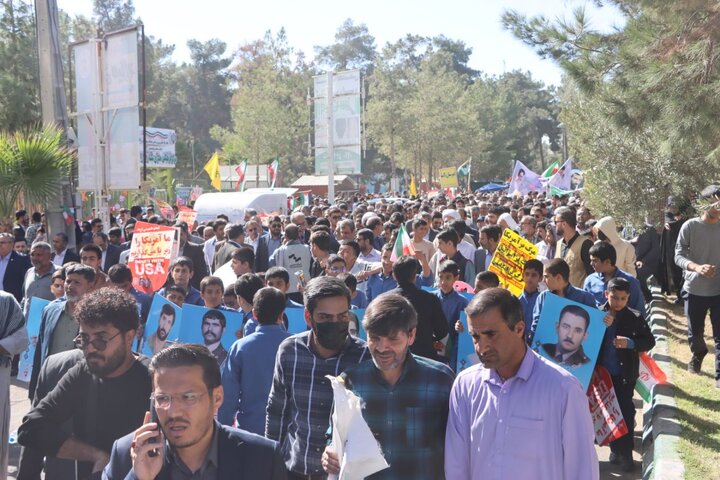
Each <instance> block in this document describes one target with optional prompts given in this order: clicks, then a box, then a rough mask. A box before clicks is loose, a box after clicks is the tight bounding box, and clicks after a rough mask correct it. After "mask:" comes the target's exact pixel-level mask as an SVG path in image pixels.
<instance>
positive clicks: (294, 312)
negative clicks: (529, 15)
mask: <svg viewBox="0 0 720 480" xmlns="http://www.w3.org/2000/svg"><path fill="white" fill-rule="evenodd" d="M350 314H351V315H350V320H351V325H350V327H349V331H350V334H351V335H353V336H355V337H357V338H361V339H363V340H367V334H366V333H365V329H363V327H362V320H363V318H364V317H365V309H364V308H357V309H353V310H350ZM285 316H286V317H287V319H288V332H290V333H292V334H293V335H295V334H296V333H302V332H306V331H307V330H308V325H307V323H305V309H304V308H286V309H285ZM355 325H357V327H356V326H355Z"/></svg>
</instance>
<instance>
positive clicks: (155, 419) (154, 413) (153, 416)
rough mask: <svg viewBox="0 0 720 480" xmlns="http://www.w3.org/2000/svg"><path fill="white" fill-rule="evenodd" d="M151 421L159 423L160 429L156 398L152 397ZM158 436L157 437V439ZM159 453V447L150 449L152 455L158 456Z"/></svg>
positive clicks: (149, 453) (158, 427)
mask: <svg viewBox="0 0 720 480" xmlns="http://www.w3.org/2000/svg"><path fill="white" fill-rule="evenodd" d="M150 422H151V423H155V424H156V425H157V431H158V432H159V431H160V420H159V419H158V415H157V410H155V399H153V398H151V399H150ZM157 438H158V437H155V439H157ZM158 454H159V452H158V450H157V449H153V450H150V451H149V452H148V455H149V456H151V457H157V456H158Z"/></svg>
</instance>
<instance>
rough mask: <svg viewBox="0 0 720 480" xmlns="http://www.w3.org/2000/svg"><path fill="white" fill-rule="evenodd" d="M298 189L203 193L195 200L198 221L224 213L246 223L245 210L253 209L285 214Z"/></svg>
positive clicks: (236, 221)
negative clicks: (290, 198) (291, 198)
mask: <svg viewBox="0 0 720 480" xmlns="http://www.w3.org/2000/svg"><path fill="white" fill-rule="evenodd" d="M296 191H297V189H295V188H282V189H274V190H270V189H268V188H259V189H253V188H251V189H249V190H247V191H244V192H215V193H203V194H202V195H200V196H199V197H198V199H197V200H195V207H194V209H195V211H196V212H198V214H197V219H196V220H197V222H198V223H202V222H208V221H210V220H214V219H215V218H217V216H218V214H220V213H222V214H225V215H227V216H228V218H229V219H230V222H232V223H242V224H244V223H245V210H247V209H253V210H256V211H257V212H258V213H265V214H270V213H274V214H277V215H285V214H287V212H288V197H289V196H292V194H293V193H295V192H296Z"/></svg>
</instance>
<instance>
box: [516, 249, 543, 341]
mask: <svg viewBox="0 0 720 480" xmlns="http://www.w3.org/2000/svg"><path fill="white" fill-rule="evenodd" d="M542 278H543V263H542V262H541V261H540V260H538V259H536V258H532V259H530V260H528V261H527V262H525V267H524V268H523V281H524V282H525V289H524V290H523V293H521V294H520V304H521V305H522V309H523V320H524V321H525V338H526V339H527V341H528V342H529V341H530V327H531V326H532V318H533V309H534V308H535V301H536V300H537V298H538V295H540V289H539V288H538V286H539V285H540V281H541V280H542Z"/></svg>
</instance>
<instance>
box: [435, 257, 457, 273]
mask: <svg viewBox="0 0 720 480" xmlns="http://www.w3.org/2000/svg"><path fill="white" fill-rule="evenodd" d="M441 273H452V274H453V276H455V277H457V276H458V275H460V267H459V266H458V264H457V263H455V262H453V261H452V260H445V261H444V262H442V263H441V264H440V268H439V269H438V275H439V274H441Z"/></svg>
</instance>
